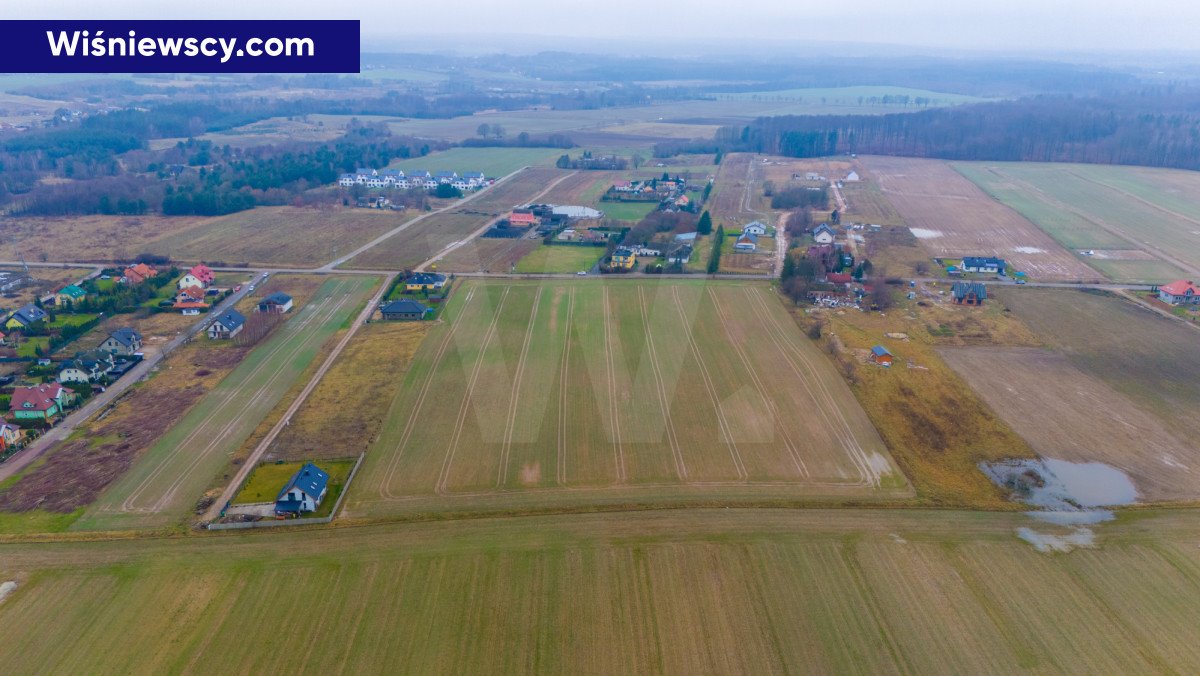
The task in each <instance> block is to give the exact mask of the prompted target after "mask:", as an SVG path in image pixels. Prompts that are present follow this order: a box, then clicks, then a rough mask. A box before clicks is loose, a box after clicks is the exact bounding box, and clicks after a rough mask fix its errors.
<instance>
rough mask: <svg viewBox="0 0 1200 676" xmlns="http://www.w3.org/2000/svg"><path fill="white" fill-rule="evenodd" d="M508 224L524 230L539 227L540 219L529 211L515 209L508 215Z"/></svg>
mask: <svg viewBox="0 0 1200 676" xmlns="http://www.w3.org/2000/svg"><path fill="white" fill-rule="evenodd" d="M508 224H509V225H511V226H513V227H514V228H524V227H529V226H533V225H537V224H538V219H537V216H535V215H534V214H533V211H531V210H529V209H513V210H512V213H511V214H509V215H508Z"/></svg>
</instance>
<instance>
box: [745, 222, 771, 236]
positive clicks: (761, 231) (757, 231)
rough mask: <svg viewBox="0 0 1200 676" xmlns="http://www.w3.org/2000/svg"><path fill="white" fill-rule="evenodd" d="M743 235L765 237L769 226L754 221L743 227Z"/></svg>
mask: <svg viewBox="0 0 1200 676" xmlns="http://www.w3.org/2000/svg"><path fill="white" fill-rule="evenodd" d="M742 234H743V235H754V236H755V237H762V236H763V235H765V234H767V226H765V225H763V224H762V223H760V222H758V221H752V222H750V223H747V224H746V225H744V226H742Z"/></svg>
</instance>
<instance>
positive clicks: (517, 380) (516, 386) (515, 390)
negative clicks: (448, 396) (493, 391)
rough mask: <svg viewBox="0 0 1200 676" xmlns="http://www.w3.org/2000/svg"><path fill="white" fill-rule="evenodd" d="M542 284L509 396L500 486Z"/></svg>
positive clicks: (497, 484) (501, 457)
mask: <svg viewBox="0 0 1200 676" xmlns="http://www.w3.org/2000/svg"><path fill="white" fill-rule="evenodd" d="M543 288H544V287H543V286H542V285H540V284H539V285H538V290H537V294H535V295H534V297H533V309H532V310H530V311H529V326H528V327H527V328H526V329H525V342H524V343H523V344H522V345H521V356H520V358H519V359H517V370H516V373H515V374H514V375H513V385H512V391H511V392H510V393H509V396H508V423H507V424H506V426H505V429H504V445H503V446H502V447H501V449H500V471H499V472H498V474H499V476H498V477H497V478H496V487H497V488H499V487H501V486H503V485H504V482H505V481H507V480H508V458H509V455H510V453H511V451H512V437H513V431H514V429H515V428H516V426H517V402H518V401H520V399H521V381H522V380H523V379H524V375H525V360H526V358H527V357H528V356H529V344H530V343H532V342H533V328H534V324H535V323H536V322H537V313H538V306H539V305H541V303H542V289H543Z"/></svg>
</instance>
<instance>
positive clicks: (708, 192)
mask: <svg viewBox="0 0 1200 676" xmlns="http://www.w3.org/2000/svg"><path fill="white" fill-rule="evenodd" d="M712 186H713V184H712V181H709V182H708V183H705V184H704V192H703V193H702V194H701V195H700V199H701V200H703V201H705V202H707V201H708V197H709V196H710V195H712Z"/></svg>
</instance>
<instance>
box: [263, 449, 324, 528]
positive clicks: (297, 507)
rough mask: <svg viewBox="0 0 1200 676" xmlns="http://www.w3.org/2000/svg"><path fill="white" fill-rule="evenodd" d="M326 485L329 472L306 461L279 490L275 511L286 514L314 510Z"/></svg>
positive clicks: (297, 513)
mask: <svg viewBox="0 0 1200 676" xmlns="http://www.w3.org/2000/svg"><path fill="white" fill-rule="evenodd" d="M328 487H329V474H328V473H326V472H325V471H323V470H322V469H321V468H320V467H317V466H316V465H314V464H312V463H311V462H306V463H304V466H303V467H301V468H300V469H299V471H297V472H296V473H295V474H293V475H292V478H291V479H289V480H288V482H287V483H286V484H284V486H283V490H281V491H279V496H278V497H276V498H275V513H276V514H280V515H285V516H286V515H299V514H303V513H306V512H315V511H316V510H317V507H318V506H320V504H321V500H322V499H324V498H325V493H326V491H327V490H328Z"/></svg>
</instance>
